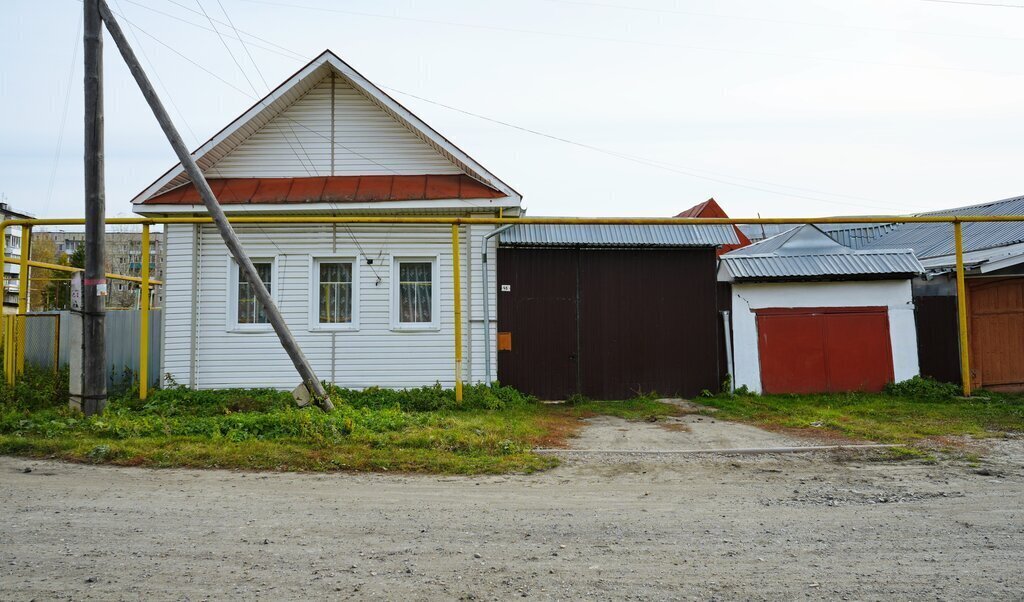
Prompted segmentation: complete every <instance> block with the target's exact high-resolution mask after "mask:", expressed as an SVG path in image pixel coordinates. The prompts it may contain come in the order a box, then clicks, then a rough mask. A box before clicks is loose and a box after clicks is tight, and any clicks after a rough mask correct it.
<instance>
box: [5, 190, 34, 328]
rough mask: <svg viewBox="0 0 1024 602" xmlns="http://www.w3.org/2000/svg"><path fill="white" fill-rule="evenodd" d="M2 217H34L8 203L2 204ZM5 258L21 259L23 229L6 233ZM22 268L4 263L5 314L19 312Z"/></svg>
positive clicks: (7, 218) (10, 230)
mask: <svg viewBox="0 0 1024 602" xmlns="http://www.w3.org/2000/svg"><path fill="white" fill-rule="evenodd" d="M0 216H2V218H3V219H4V220H9V219H26V218H30V217H33V216H32V215H30V214H28V213H25V212H23V211H16V210H14V209H12V208H11V206H10V205H8V204H7V203H0ZM4 256H5V257H10V258H13V259H21V227H19V226H14V227H11V228H7V230H6V231H5V232H4ZM20 275H21V266H19V265H18V264H16V263H7V262H6V261H5V262H4V285H3V287H4V290H3V297H4V299H3V301H4V310H3V312H4V313H5V314H9V313H16V312H17V311H18V286H19V283H20Z"/></svg>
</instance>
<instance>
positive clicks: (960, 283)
mask: <svg viewBox="0 0 1024 602" xmlns="http://www.w3.org/2000/svg"><path fill="white" fill-rule="evenodd" d="M953 240H954V242H955V244H956V309H957V311H956V314H957V322H959V327H960V379H961V380H962V381H963V387H964V397H970V396H971V358H970V348H971V344H970V340H969V339H968V337H967V284H966V282H965V281H964V239H963V233H962V232H961V224H960V222H958V221H956V222H953Z"/></svg>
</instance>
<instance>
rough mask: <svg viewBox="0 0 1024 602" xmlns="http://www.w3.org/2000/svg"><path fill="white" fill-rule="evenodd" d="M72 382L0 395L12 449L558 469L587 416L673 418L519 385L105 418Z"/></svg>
mask: <svg viewBox="0 0 1024 602" xmlns="http://www.w3.org/2000/svg"><path fill="white" fill-rule="evenodd" d="M66 391H67V388H66V376H65V377H64V378H63V380H61V379H60V378H58V379H54V377H53V376H52V375H50V374H45V373H38V372H34V371H31V370H30V371H29V372H28V373H27V374H26V376H25V379H24V380H23V381H22V382H21V383H19V384H18V385H15V386H13V387H12V386H5V387H3V389H2V391H0V453H3V454H16V455H23V456H30V457H40V458H43V457H46V458H58V459H62V460H68V461H74V462H85V463H104V464H116V465H125V466H150V467H176V466H177V467H193V468H230V469H254V470H295V471H331V470H350V471H402V472H425V473H443V474H485V473H509V472H532V471H536V470H543V469H546V468H550V467H552V466H555V465H556V464H557V463H558V461H557V459H555V458H552V457H551V456H542V455H538V454H535V453H534V452H533V449H534V448H538V447H559V446H563V445H565V441H566V439H567V438H569V437H572V436H574V435H575V433H576V431H577V430H578V429H579V428H581V426H582V423H581V422H580V420H579V418H580V417H583V416H591V415H596V414H611V415H616V416H622V417H625V418H630V419H642V418H646V417H648V416H658V415H668V414H669V413H672V412H673V411H674V408H673V407H672V406H666V405H665V404H659V403H657V402H654V401H653V400H649V399H638V400H633V401H629V402H621V403H600V404H598V403H595V402H588V403H586V404H581V405H578V406H571V407H552V406H547V405H543V404H540V403H538V402H537V401H536V400H535V399H533V398H532V397H529V396H525V395H522V394H520V393H519V392H517V391H515V390H514V389H511V388H509V387H500V386H493V387H488V386H483V385H476V386H467V387H466V388H465V390H464V393H465V395H464V399H463V401H461V402H457V401H455V394H454V392H453V391H451V390H450V389H442V388H441V387H440V386H433V387H421V388H418V389H410V390H404V391H393V390H389V389H379V388H370V389H366V390H363V391H354V390H348V389H340V388H337V387H331V388H330V392H331V397H332V399H333V400H334V402H335V405H336V410H335V411H334V412H331V413H329V414H325V413H323V412H321V411H320V410H319V409H316V408H303V409H300V408H296V407H295V405H294V402H293V401H292V399H291V396H290V394H288V393H283V392H280V391H276V390H273V389H224V390H204V391H193V390H190V389H187V388H182V387H172V388H169V389H163V390H157V391H154V392H153V394H152V395H151V396H150V398H149V399H148V400H146V401H141V400H139V399H138V398H137V397H135V396H133V395H132V394H130V393H129V394H125V395H122V396H120V397H114V398H112V399H111V401H110V404H109V405H108V407H107V410H106V411H105V412H104V413H103V414H102V415H100V416H93V417H89V418H86V417H85V416H83V415H82V414H81V413H79V412H76V411H72V410H70V409H68V408H67V393H66Z"/></svg>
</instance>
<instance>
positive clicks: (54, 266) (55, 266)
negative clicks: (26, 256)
mask: <svg viewBox="0 0 1024 602" xmlns="http://www.w3.org/2000/svg"><path fill="white" fill-rule="evenodd" d="M4 263H16V264H19V265H20V264H21V260H20V259H12V258H10V257H5V258H4ZM28 265H29V267H33V268H42V269H45V270H53V271H55V272H67V273H69V274H74V273H75V272H82V271H84V270H83V269H82V268H76V267H72V266H69V265H60V264H59V263H46V262H45V261H35V260H34V259H30V260H29V261H28ZM106 277H107V278H109V279H111V280H124V281H125V282H138V283H141V282H142V278H139V277H138V276H125V275H124V274H114V273H113V272H107V273H106ZM36 280H37V281H38V280H39V278H36ZM44 280H45V278H44ZM149 283H150V284H151V285H162V284H163V283H164V282H163V280H154V279H152V278H150V279H149Z"/></svg>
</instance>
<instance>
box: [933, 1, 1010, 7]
mask: <svg viewBox="0 0 1024 602" xmlns="http://www.w3.org/2000/svg"><path fill="white" fill-rule="evenodd" d="M921 2H935V3H937V4H966V5H968V6H994V7H998V8H1024V5H1021V4H1000V3H998V2H968V1H967V0H921Z"/></svg>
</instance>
